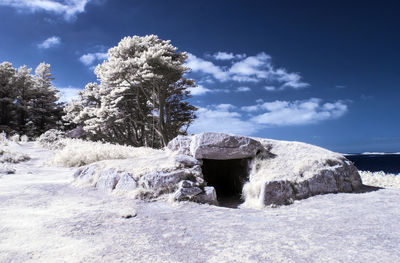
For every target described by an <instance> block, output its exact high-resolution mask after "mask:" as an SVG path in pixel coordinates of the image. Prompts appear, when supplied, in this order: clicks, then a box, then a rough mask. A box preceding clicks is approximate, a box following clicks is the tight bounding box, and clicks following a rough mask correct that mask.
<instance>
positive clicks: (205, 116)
mask: <svg viewBox="0 0 400 263" xmlns="http://www.w3.org/2000/svg"><path fill="white" fill-rule="evenodd" d="M229 105H230V104H220V105H213V106H208V107H207V108H202V107H200V108H199V110H198V111H197V116H198V117H197V119H196V120H195V121H194V123H193V124H192V125H191V126H190V127H189V132H190V133H201V132H225V133H234V134H242V135H251V134H254V133H255V132H256V131H257V130H258V126H259V125H257V124H255V123H253V122H250V121H248V120H242V119H241V117H242V116H241V114H240V113H238V112H235V111H231V110H233V109H235V107H232V106H233V105H230V106H229Z"/></svg>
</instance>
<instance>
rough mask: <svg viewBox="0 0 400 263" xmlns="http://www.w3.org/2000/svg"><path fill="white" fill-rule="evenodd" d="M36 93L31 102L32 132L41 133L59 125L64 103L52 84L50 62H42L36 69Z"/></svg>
mask: <svg viewBox="0 0 400 263" xmlns="http://www.w3.org/2000/svg"><path fill="white" fill-rule="evenodd" d="M33 80H34V95H33V96H32V98H31V100H30V102H29V117H30V118H29V120H30V128H31V133H33V134H36V135H40V134H42V133H44V132H45V131H47V130H49V129H53V128H56V127H57V121H59V120H60V119H61V116H60V113H61V112H62V109H61V108H62V106H63V105H62V104H60V103H57V101H58V95H57V93H58V90H57V89H56V88H55V87H54V86H53V85H52V83H51V82H52V80H54V78H53V77H52V74H51V71H50V64H46V63H44V62H42V63H40V64H39V65H38V66H37V67H36V69H35V76H34V77H33Z"/></svg>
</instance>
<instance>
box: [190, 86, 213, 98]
mask: <svg viewBox="0 0 400 263" xmlns="http://www.w3.org/2000/svg"><path fill="white" fill-rule="evenodd" d="M188 90H189V91H190V93H191V94H192V95H193V96H198V95H204V94H206V93H208V92H211V90H210V89H207V88H205V87H203V86H202V85H198V86H197V87H194V88H188Z"/></svg>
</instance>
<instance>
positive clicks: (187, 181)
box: [178, 180, 197, 188]
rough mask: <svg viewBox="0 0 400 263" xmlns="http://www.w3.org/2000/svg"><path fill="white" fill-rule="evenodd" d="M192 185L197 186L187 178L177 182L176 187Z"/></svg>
mask: <svg viewBox="0 0 400 263" xmlns="http://www.w3.org/2000/svg"><path fill="white" fill-rule="evenodd" d="M194 186H197V185H196V183H194V182H192V181H189V180H182V181H180V182H179V184H178V188H190V187H194Z"/></svg>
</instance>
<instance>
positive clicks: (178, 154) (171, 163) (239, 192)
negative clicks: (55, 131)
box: [75, 133, 361, 207]
mask: <svg viewBox="0 0 400 263" xmlns="http://www.w3.org/2000/svg"><path fill="white" fill-rule="evenodd" d="M75 177H76V182H77V183H78V184H82V183H83V184H91V185H93V186H95V187H97V188H99V189H102V190H106V191H115V192H121V191H122V192H131V193H135V194H136V195H137V196H138V197H141V198H156V197H158V196H160V195H163V194H168V193H172V196H173V198H174V199H175V200H178V201H182V200H190V201H196V202H203V203H212V204H215V203H217V201H221V200H223V199H224V200H225V199H226V198H228V199H229V198H242V200H244V204H243V206H246V207H263V206H268V205H282V204H290V203H291V202H292V201H293V200H295V199H303V198H307V197H309V196H313V195H317V194H326V193H337V192H352V191H355V190H357V189H358V188H359V187H360V186H361V179H360V176H359V174H358V171H357V169H356V168H355V166H354V165H353V164H352V163H351V162H350V161H348V160H347V159H346V158H345V157H344V156H342V155H340V154H337V153H333V152H331V151H328V150H326V149H323V148H320V147H317V146H313V145H309V144H305V143H300V142H285V141H276V140H268V139H261V138H250V137H244V136H237V135H228V134H224V133H202V134H196V135H192V136H178V137H176V138H175V139H173V140H172V141H171V142H170V143H169V144H168V149H167V150H165V151H160V152H158V153H154V154H149V155H146V156H141V157H137V158H130V159H124V160H113V161H110V160H108V161H102V162H97V163H94V164H91V165H89V166H85V167H81V168H80V169H79V170H78V171H77V173H76V174H75ZM217 197H218V198H217Z"/></svg>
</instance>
